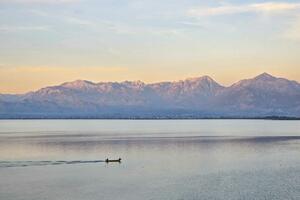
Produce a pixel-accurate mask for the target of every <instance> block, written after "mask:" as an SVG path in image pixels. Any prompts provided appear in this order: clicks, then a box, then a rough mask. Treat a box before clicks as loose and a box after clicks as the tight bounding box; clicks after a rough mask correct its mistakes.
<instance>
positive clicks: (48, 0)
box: [0, 0, 80, 4]
mask: <svg viewBox="0 0 300 200" xmlns="http://www.w3.org/2000/svg"><path fill="white" fill-rule="evenodd" d="M78 1H80V0H0V3H39V4H61V3H74V2H78Z"/></svg>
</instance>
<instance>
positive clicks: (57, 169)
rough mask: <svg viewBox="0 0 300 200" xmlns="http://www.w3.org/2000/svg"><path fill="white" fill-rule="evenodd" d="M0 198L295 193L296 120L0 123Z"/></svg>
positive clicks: (131, 199)
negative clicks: (111, 161) (110, 160)
mask: <svg viewBox="0 0 300 200" xmlns="http://www.w3.org/2000/svg"><path fill="white" fill-rule="evenodd" d="M119 157H121V158H122V162H121V163H105V162H104V160H105V159H106V158H111V159H116V158H119ZM0 199H1V200H2V199H3V200H21V199H22V200H32V199H43V200H48V199H49V200H52V199H56V200H57V199H58V200H60V199H61V200H66V199H72V200H77V199H84V200H94V199H95V200H96V199H101V200H106V199H109V200H110V199H112V200H119V199H120V200H121V199H122V200H124V199H125V200H127V199H128V200H139V199H149V200H150V199H158V200H162V199H170V200H171V199H172V200H173V199H176V200H183V199H184V200H192V199H201V200H202V199H230V200H235V199H300V121H272V120H0Z"/></svg>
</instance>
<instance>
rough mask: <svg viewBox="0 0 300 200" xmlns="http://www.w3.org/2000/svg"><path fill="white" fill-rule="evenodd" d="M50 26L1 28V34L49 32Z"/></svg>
mask: <svg viewBox="0 0 300 200" xmlns="http://www.w3.org/2000/svg"><path fill="white" fill-rule="evenodd" d="M49 30H50V27H49V26H0V32H22V31H49Z"/></svg>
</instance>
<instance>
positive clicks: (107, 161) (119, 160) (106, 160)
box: [105, 158, 122, 163]
mask: <svg viewBox="0 0 300 200" xmlns="http://www.w3.org/2000/svg"><path fill="white" fill-rule="evenodd" d="M121 160H122V159H121V158H119V159H116V160H110V159H108V158H106V159H105V162H106V163H109V162H118V163H120V162H121Z"/></svg>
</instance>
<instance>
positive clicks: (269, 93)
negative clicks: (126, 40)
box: [0, 73, 300, 119]
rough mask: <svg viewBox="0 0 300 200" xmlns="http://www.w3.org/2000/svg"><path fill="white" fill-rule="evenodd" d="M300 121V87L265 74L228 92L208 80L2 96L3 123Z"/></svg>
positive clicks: (81, 85) (72, 86) (82, 85)
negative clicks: (56, 120)
mask: <svg viewBox="0 0 300 200" xmlns="http://www.w3.org/2000/svg"><path fill="white" fill-rule="evenodd" d="M270 116H272V118H280V119H281V118H283V119H285V118H286V117H300V84H299V83H298V82H296V81H290V80H287V79H284V78H276V77H274V76H272V75H270V74H267V73H263V74H261V75H259V76H257V77H254V78H252V79H246V80H241V81H239V82H237V83H235V84H233V85H231V86H229V87H224V86H222V85H220V84H218V83H217V82H216V81H214V80H213V79H212V78H210V77H208V76H203V77H199V78H190V79H186V80H182V81H176V82H160V83H153V84H145V83H143V82H141V81H135V82H132V81H125V82H100V83H93V82H90V81H85V80H77V81H73V82H67V83H63V84H61V85H58V86H52V87H46V88H42V89H40V90H38V91H35V92H29V93H26V94H22V95H4V94H1V95H0V118H264V117H266V118H270Z"/></svg>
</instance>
